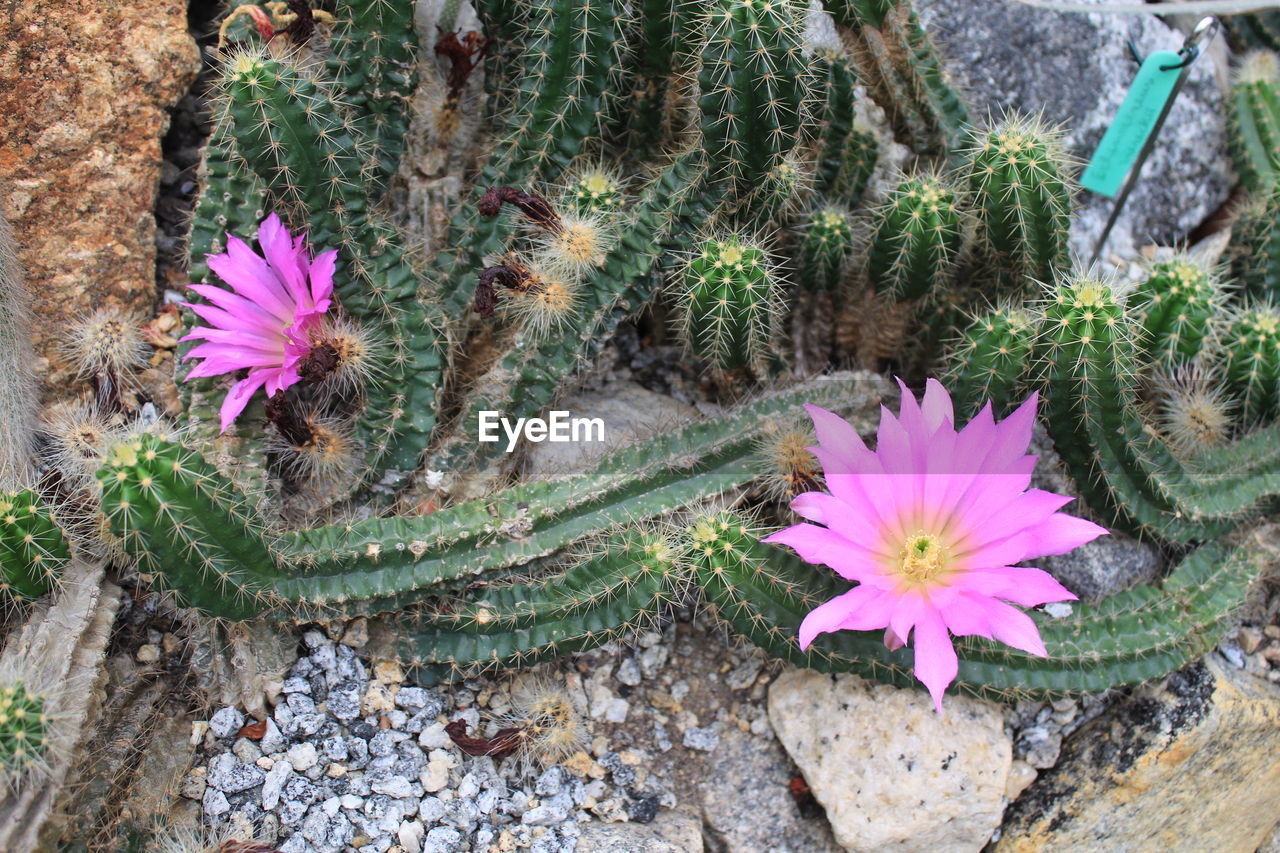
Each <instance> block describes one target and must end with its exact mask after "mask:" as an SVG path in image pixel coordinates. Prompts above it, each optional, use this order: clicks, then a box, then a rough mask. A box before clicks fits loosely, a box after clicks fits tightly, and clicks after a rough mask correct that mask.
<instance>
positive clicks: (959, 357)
mask: <svg viewBox="0 0 1280 853" xmlns="http://www.w3.org/2000/svg"><path fill="white" fill-rule="evenodd" d="M1034 336H1035V327H1034V325H1033V323H1032V319H1031V316H1030V314H1029V313H1028V312H1027V311H1025V310H1023V309H1021V308H1012V307H1006V308H998V309H996V310H995V311H991V312H988V313H986V314H979V315H977V316H975V317H974V318H973V319H972V320H971V321H970V323H969V325H968V326H967V327H966V328H965V329H964V331H962V332H961V334H960V339H959V341H958V342H957V343H956V344H955V345H954V355H953V357H952V358H951V363H950V370H949V373H948V381H947V385H948V387H949V388H950V389H951V399H952V400H953V401H954V403H955V405H956V409H957V411H958V412H959V413H961V414H967V415H970V416H972V415H975V414H977V412H978V411H979V410H980V409H981V408H982V407H983V406H984V405H985V404H986V403H987V401H988V400H990V401H991V403H992V406H993V407H994V414H995V415H996V417H1003V416H1004V415H1006V414H1008V412H1009V409H1010V406H1011V405H1012V403H1013V401H1014V400H1015V399H1017V397H1018V393H1019V391H1020V390H1021V389H1022V387H1023V385H1024V384H1025V383H1026V380H1027V379H1028V378H1029V376H1028V374H1029V372H1030V368H1031V351H1032V344H1033V339H1034Z"/></svg>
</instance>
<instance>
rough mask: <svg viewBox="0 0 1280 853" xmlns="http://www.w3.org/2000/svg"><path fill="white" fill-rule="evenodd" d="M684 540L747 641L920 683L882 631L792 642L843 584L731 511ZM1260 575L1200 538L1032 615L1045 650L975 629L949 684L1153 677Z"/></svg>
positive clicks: (1065, 689)
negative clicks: (1125, 586) (1162, 570)
mask: <svg viewBox="0 0 1280 853" xmlns="http://www.w3.org/2000/svg"><path fill="white" fill-rule="evenodd" d="M686 538H687V540H688V541H689V542H690V548H689V553H690V558H691V560H692V561H693V563H694V568H695V570H696V572H697V582H698V583H699V585H700V586H701V587H702V589H703V594H704V596H705V598H706V600H707V602H708V604H709V605H711V606H712V608H713V609H714V611H715V613H716V614H717V615H718V616H719V617H720V618H721V619H723V620H724V621H725V622H727V623H728V624H729V625H730V626H731V627H732V628H733V629H734V630H735V631H737V632H739V633H741V634H742V635H743V636H745V637H746V638H747V639H748V640H750V641H751V642H752V643H754V644H755V645H757V646H759V647H761V648H762V649H764V650H765V651H766V652H768V653H770V654H772V655H774V656H776V657H780V658H783V659H785V660H789V661H791V662H792V663H794V664H797V665H798V666H805V667H810V668H813V669H818V670H822V671H824V672H854V673H857V674H859V675H861V676H864V677H867V678H873V679H876V680H879V681H885V682H888V683H891V684H898V685H901V686H904V687H906V686H916V687H919V682H918V680H917V679H916V678H915V676H914V674H913V672H912V669H913V663H912V652H911V651H910V650H909V649H898V650H895V651H890V650H889V649H887V648H886V647H885V645H884V632H882V631H877V632H867V631H837V632H834V633H831V634H824V635H822V636H820V637H819V638H818V639H817V640H816V641H815V642H814V643H813V645H812V646H810V647H809V649H808V650H807V651H803V652H802V651H801V650H800V646H799V643H798V641H797V637H798V634H799V628H800V623H801V621H802V620H803V619H804V617H805V616H806V615H807V614H808V613H809V611H811V610H813V609H814V608H815V607H817V606H818V605H819V604H822V603H823V602H825V601H828V600H830V599H831V598H834V597H835V596H837V595H840V594H841V593H844V592H847V591H848V589H849V584H848V583H847V582H845V581H843V580H841V579H840V578H838V577H837V576H836V575H835V574H834V573H833V572H831V571H830V570H828V569H826V568H825V567H822V566H815V565H812V564H809V563H805V562H802V561H801V560H800V559H799V558H798V557H796V556H795V555H794V554H791V553H790V552H787V551H784V550H783V549H780V548H775V547H773V546H769V545H765V544H763V543H761V542H760V541H759V540H758V531H754V530H752V529H751V525H750V524H749V523H748V522H747V521H745V520H744V519H743V518H742V516H740V515H738V514H735V513H719V514H717V515H713V516H705V517H701V518H698V519H697V520H695V521H694V522H693V523H692V524H691V525H689V527H688V528H687V532H686ZM1258 574H1259V566H1258V565H1257V563H1256V562H1255V561H1253V560H1252V559H1251V555H1250V554H1248V553H1247V552H1246V551H1245V549H1243V548H1239V549H1234V550H1233V549H1231V548H1229V547H1227V546H1225V545H1222V544H1219V543H1213V544H1210V545H1205V546H1203V547H1201V548H1200V549H1199V550H1197V551H1194V552H1192V553H1191V554H1189V555H1188V556H1187V557H1185V558H1184V559H1183V561H1182V562H1181V563H1180V564H1179V565H1178V566H1177V567H1176V568H1175V569H1174V570H1173V572H1172V573H1170V575H1169V576H1168V577H1167V578H1165V579H1164V580H1163V581H1162V582H1161V583H1160V585H1159V586H1156V585H1149V586H1138V587H1134V588H1132V589H1129V590H1126V591H1125V592H1121V593H1118V594H1116V595H1113V596H1111V597H1110V598H1107V599H1104V600H1103V601H1102V602H1100V603H1098V604H1096V605H1091V604H1074V605H1072V613H1071V614H1070V615H1068V616H1065V617H1062V618H1053V617H1050V616H1048V615H1046V614H1042V613H1032V614H1031V615H1032V618H1034V619H1035V620H1036V623H1037V628H1038V629H1039V631H1040V636H1041V638H1042V639H1043V641H1044V644H1045V648H1046V650H1047V651H1048V655H1047V656H1046V657H1038V656H1034V655H1029V654H1027V653H1025V652H1021V651H1018V650H1016V649H1012V648H1009V647H1007V646H1003V645H1000V644H998V643H994V642H991V641H989V640H983V639H979V638H976V637H965V638H960V639H958V640H957V642H956V652H957V654H958V657H959V659H960V668H959V672H958V673H957V676H956V680H955V682H954V683H953V685H952V687H951V689H952V690H953V691H955V692H958V693H968V694H972V695H977V696H982V697H985V698H988V699H993V700H996V701H1005V702H1007V701H1015V700H1018V699H1022V698H1030V697H1038V698H1044V697H1053V696H1066V695H1072V694H1079V693H1087V692H1095V691H1099V690H1106V689H1109V688H1112V687H1117V686H1120V685H1124V684H1137V683H1140V682H1142V681H1146V680H1148V679H1152V678H1158V677H1160V676H1161V675H1164V674H1166V673H1168V672H1171V671H1173V670H1175V669H1177V668H1179V667H1181V666H1183V665H1184V664H1186V663H1187V662H1189V661H1192V660H1195V659H1196V658H1197V657H1199V656H1200V655H1202V654H1204V653H1205V652H1206V651H1208V650H1209V649H1211V648H1213V646H1214V645H1215V644H1216V643H1217V642H1218V640H1219V639H1220V638H1221V637H1222V636H1224V635H1225V634H1226V632H1227V630H1228V629H1229V628H1230V627H1231V625H1232V619H1233V617H1234V615H1235V613H1236V611H1237V609H1238V608H1239V607H1240V605H1241V603H1242V602H1243V601H1244V599H1245V596H1246V595H1247V594H1248V592H1249V588H1250V585H1251V583H1252V582H1253V581H1254V580H1255V579H1256V578H1257V577H1258Z"/></svg>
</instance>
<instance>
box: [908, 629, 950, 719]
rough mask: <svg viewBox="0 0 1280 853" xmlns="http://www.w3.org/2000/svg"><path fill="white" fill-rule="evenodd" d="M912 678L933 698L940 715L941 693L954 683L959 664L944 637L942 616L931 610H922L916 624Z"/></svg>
mask: <svg viewBox="0 0 1280 853" xmlns="http://www.w3.org/2000/svg"><path fill="white" fill-rule="evenodd" d="M912 647H913V648H914V650H915V673H916V678H918V679H920V681H921V682H923V683H924V686H925V687H927V688H928V690H929V695H930V696H932V697H933V705H934V707H935V708H937V710H938V713H939V714H941V713H942V694H943V693H944V692H945V691H946V689H947V686H948V685H949V684H951V682H952V681H954V680H955V677H956V673H957V672H959V671H960V663H959V661H958V660H957V659H956V650H955V647H954V646H953V645H951V637H950V636H949V635H948V634H947V626H946V624H944V623H943V621H942V616H941V615H940V614H939V613H938V612H937V611H936V610H934V609H933V608H926V609H925V610H924V611H922V613H921V615H920V618H919V619H918V620H917V621H916V630H915V640H914V642H913V643H912Z"/></svg>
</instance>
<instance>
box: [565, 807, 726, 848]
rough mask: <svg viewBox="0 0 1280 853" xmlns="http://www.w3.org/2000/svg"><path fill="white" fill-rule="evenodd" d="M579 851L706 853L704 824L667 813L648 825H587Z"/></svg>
mask: <svg viewBox="0 0 1280 853" xmlns="http://www.w3.org/2000/svg"><path fill="white" fill-rule="evenodd" d="M577 849H578V850H582V851H588V850H598V851H606V850H607V851H609V853H702V849H703V848H702V821H700V820H698V819H697V818H696V817H694V816H693V815H691V814H688V813H686V812H682V811H674V810H667V809H663V810H662V811H660V812H659V813H658V816H657V817H655V818H654V819H653V820H652V821H651V822H649V823H647V824H634V823H600V822H599V821H594V820H593V821H591V822H590V823H584V824H582V827H581V833H580V834H579V835H578V848H577Z"/></svg>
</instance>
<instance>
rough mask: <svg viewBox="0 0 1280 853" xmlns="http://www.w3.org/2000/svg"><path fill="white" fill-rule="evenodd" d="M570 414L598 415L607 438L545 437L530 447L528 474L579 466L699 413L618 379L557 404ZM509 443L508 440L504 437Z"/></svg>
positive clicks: (560, 471)
mask: <svg viewBox="0 0 1280 853" xmlns="http://www.w3.org/2000/svg"><path fill="white" fill-rule="evenodd" d="M558 410H559V411H567V412H569V417H571V418H599V419H600V420H602V421H603V422H604V441H591V442H587V441H577V442H574V441H566V442H551V441H543V442H539V443H537V444H530V445H529V463H528V476H529V477H530V478H534V479H537V478H543V477H552V476H559V475H562V474H567V473H569V472H572V471H577V470H581V469H583V468H586V467H587V466H589V465H591V464H592V462H594V461H595V460H597V459H599V458H600V457H602V456H604V455H605V454H607V453H611V452H613V451H615V450H618V449H619V448H622V447H626V446H628V445H630V444H635V443H636V442H638V441H642V440H644V439H645V438H647V437H649V436H652V435H656V434H658V433H660V432H662V431H664V430H669V429H671V428H672V427H673V426H676V425H678V424H681V423H685V422H687V421H689V420H691V419H693V418H696V417H698V410H697V409H695V408H693V407H692V406H689V405H686V404H684V403H681V402H680V401H679V400H676V399H673V398H671V397H668V396H666V395H664V394H655V393H654V392H652V391H650V390H648V389H646V388H644V387H642V386H640V385H638V384H636V383H634V382H617V383H613V384H611V385H609V386H608V387H606V388H603V389H601V390H599V391H591V392H586V393H582V394H579V395H576V396H573V397H571V398H569V399H568V400H566V401H565V402H564V403H562V404H560V405H559V406H558ZM503 441H504V442H505V441H506V439H505V438H503Z"/></svg>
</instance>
